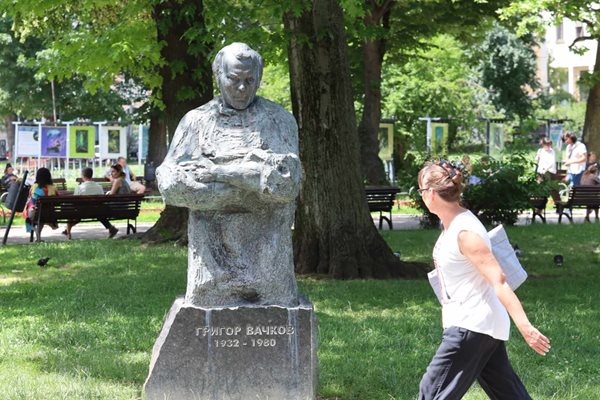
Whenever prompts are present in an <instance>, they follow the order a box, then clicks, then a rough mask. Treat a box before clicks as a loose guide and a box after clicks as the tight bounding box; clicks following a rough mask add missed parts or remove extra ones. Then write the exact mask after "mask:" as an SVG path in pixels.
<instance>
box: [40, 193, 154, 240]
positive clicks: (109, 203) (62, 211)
mask: <svg viewBox="0 0 600 400" xmlns="http://www.w3.org/2000/svg"><path fill="white" fill-rule="evenodd" d="M143 199H144V195H143V194H119V195H113V196H104V195H99V196H72V195H69V196H47V197H40V198H38V199H37V203H36V205H37V211H36V215H35V221H33V224H34V230H33V232H31V237H30V239H29V241H30V242H33V235H34V233H35V234H36V237H37V241H40V238H41V230H42V229H41V228H42V227H43V225H44V224H50V223H58V222H68V221H70V220H77V221H84V222H85V221H96V220H97V219H98V218H106V219H108V220H123V219H126V220H127V234H128V235H129V232H130V231H132V232H133V233H135V232H136V230H137V217H138V215H139V214H140V205H141V202H142V200H143ZM131 222H133V224H132V223H131Z"/></svg>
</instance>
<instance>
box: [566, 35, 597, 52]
mask: <svg viewBox="0 0 600 400" xmlns="http://www.w3.org/2000/svg"><path fill="white" fill-rule="evenodd" d="M596 39H598V36H579V37H578V38H576V39H575V40H573V43H571V44H570V45H569V50H573V47H575V45H576V44H577V43H579V42H583V41H585V40H596Z"/></svg>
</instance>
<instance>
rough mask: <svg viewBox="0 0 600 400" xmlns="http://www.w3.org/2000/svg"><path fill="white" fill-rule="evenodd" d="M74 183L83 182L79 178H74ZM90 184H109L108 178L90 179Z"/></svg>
mask: <svg viewBox="0 0 600 400" xmlns="http://www.w3.org/2000/svg"><path fill="white" fill-rule="evenodd" d="M75 181H76V182H77V183H81V182H83V179H81V178H76V179H75ZM92 182H98V183H111V182H110V179H108V178H92Z"/></svg>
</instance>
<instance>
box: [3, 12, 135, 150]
mask: <svg viewBox="0 0 600 400" xmlns="http://www.w3.org/2000/svg"><path fill="white" fill-rule="evenodd" d="M11 25H12V21H11V20H10V19H8V18H0V115H3V116H6V125H7V130H8V132H9V135H8V147H9V148H12V145H13V143H14V127H13V125H12V122H13V121H15V120H16V117H17V115H18V116H19V117H20V118H22V119H39V118H41V117H45V118H47V119H52V118H53V112H52V109H53V104H52V94H51V87H50V81H49V77H48V75H47V74H44V73H43V72H40V70H39V67H40V66H39V64H38V63H36V62H35V61H36V56H37V55H38V54H40V53H43V52H44V51H45V48H44V45H43V43H42V41H41V40H39V39H38V38H35V37H28V38H26V39H25V40H22V41H21V40H18V38H17V37H15V34H14V32H13V31H12V29H11ZM54 86H55V92H56V93H55V103H56V108H57V114H58V118H59V119H61V120H63V121H69V120H74V119H76V118H78V119H84V120H85V119H87V120H99V119H110V120H117V119H120V118H124V117H125V112H124V111H123V108H122V105H123V104H124V102H125V99H124V98H123V97H122V96H121V95H120V94H119V93H117V92H115V91H114V90H101V91H98V92H96V93H90V92H89V91H87V90H84V81H83V80H82V79H81V78H74V79H69V80H64V81H62V82H60V83H58V82H57V83H55V85H54Z"/></svg>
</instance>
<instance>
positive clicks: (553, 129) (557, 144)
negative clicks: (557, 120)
mask: <svg viewBox="0 0 600 400" xmlns="http://www.w3.org/2000/svg"><path fill="white" fill-rule="evenodd" d="M562 135H563V124H552V125H550V135H549V136H550V140H552V148H553V149H554V155H555V156H556V162H561V161H562V159H563V157H562V155H563V148H562V147H563V146H562V145H563V142H562V140H561V138H562Z"/></svg>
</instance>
